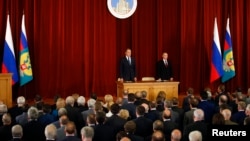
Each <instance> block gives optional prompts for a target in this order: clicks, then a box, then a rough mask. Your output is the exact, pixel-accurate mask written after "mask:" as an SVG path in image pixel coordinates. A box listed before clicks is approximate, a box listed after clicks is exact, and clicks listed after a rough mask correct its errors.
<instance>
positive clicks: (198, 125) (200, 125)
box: [183, 121, 208, 141]
mask: <svg viewBox="0 0 250 141" xmlns="http://www.w3.org/2000/svg"><path fill="white" fill-rule="evenodd" d="M207 126H208V125H207V124H206V123H205V122H203V121H196V122H194V123H191V124H189V125H187V126H186V127H185V128H184V131H183V141H188V140H189V139H188V135H189V133H190V132H192V131H194V130H198V131H200V132H201V134H202V140H203V141H206V140H207V134H208V132H207Z"/></svg>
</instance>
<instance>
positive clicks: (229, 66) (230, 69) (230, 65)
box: [222, 18, 235, 83]
mask: <svg viewBox="0 0 250 141" xmlns="http://www.w3.org/2000/svg"><path fill="white" fill-rule="evenodd" d="M223 71H224V73H223V76H222V82H223V83H224V82H226V81H228V80H229V79H231V78H233V77H234V76H235V66H234V57H233V48H232V41H231V34H230V29H229V18H228V19H227V26H226V35H225V41H224V53H223Z"/></svg>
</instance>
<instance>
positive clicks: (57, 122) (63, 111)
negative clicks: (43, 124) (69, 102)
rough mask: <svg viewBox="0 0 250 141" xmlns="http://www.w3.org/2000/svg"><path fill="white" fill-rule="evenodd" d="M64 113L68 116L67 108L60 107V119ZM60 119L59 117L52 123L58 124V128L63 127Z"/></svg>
mask: <svg viewBox="0 0 250 141" xmlns="http://www.w3.org/2000/svg"><path fill="white" fill-rule="evenodd" d="M63 115H66V116H67V110H66V109H65V108H60V109H59V110H58V117H59V119H60V117H61V116H63ZM59 119H58V120H57V121H54V122H53V123H52V124H54V125H55V126H56V128H57V129H58V128H60V127H61V125H60V121H59Z"/></svg>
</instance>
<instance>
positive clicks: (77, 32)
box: [0, 0, 250, 98]
mask: <svg viewBox="0 0 250 141" xmlns="http://www.w3.org/2000/svg"><path fill="white" fill-rule="evenodd" d="M7 13H9V14H10V23H11V29H12V35H13V40H14V46H15V53H16V56H17V59H18V51H19V38H20V37H19V35H20V31H21V18H22V14H23V13H24V14H25V18H26V19H25V22H26V31H27V39H28V45H29V50H30V58H31V64H32V67H33V76H34V79H33V80H32V81H31V82H30V83H28V84H27V85H24V86H23V87H19V86H18V85H16V86H14V95H16V96H17V95H24V96H26V97H27V98H33V97H34V95H35V94H40V95H42V96H43V97H44V98H52V97H53V95H55V94H60V95H62V96H63V97H65V96H67V95H71V94H72V93H79V94H80V95H84V96H89V94H90V93H91V92H96V93H97V94H98V96H103V95H105V94H107V93H111V94H113V95H115V94H116V83H115V81H116V80H117V77H118V76H119V74H118V72H119V70H118V68H119V59H120V58H121V57H122V56H123V55H124V51H125V49H126V48H131V49H132V55H133V56H134V57H135V58H136V63H137V64H136V67H137V73H138V79H139V80H140V79H141V77H143V76H155V64H156V61H157V60H159V59H160V58H161V54H162V52H163V51H167V52H168V53H169V59H171V61H172V64H173V71H174V79H175V80H176V81H180V93H184V92H185V90H186V89H187V88H188V87H193V88H194V89H195V92H196V93H198V92H199V91H200V90H201V89H203V88H204V87H207V86H209V87H211V88H212V89H213V90H216V89H215V88H216V87H217V85H219V84H220V81H219V80H218V81H216V82H215V83H213V84H210V83H209V75H210V59H211V48H212V41H213V26H214V18H215V17H217V20H218V30H219V36H220V43H221V47H223V44H224V36H225V30H226V19H227V18H228V17H229V18H230V30H231V36H232V43H233V53H234V59H235V67H236V76H235V77H234V78H233V79H231V80H229V81H228V82H226V83H225V84H226V88H227V89H228V90H229V91H234V89H236V87H241V88H242V89H243V91H246V90H247V88H248V87H250V79H248V78H249V77H250V55H249V54H250V35H249V34H250V1H249V0H240V1H239V0H237V1H236V0H138V6H137V9H136V11H135V13H134V14H133V15H132V17H130V18H128V19H116V18H115V17H113V16H112V15H111V14H110V12H109V11H108V8H107V0H1V1H0V55H1V56H2V54H3V46H4V36H5V29H6V19H7ZM0 58H1V60H0V61H2V57H0Z"/></svg>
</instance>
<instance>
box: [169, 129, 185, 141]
mask: <svg viewBox="0 0 250 141" xmlns="http://www.w3.org/2000/svg"><path fill="white" fill-rule="evenodd" d="M181 137H182V135H181V131H180V130H179V129H174V130H173V131H172V132H171V141H180V140H181Z"/></svg>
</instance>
